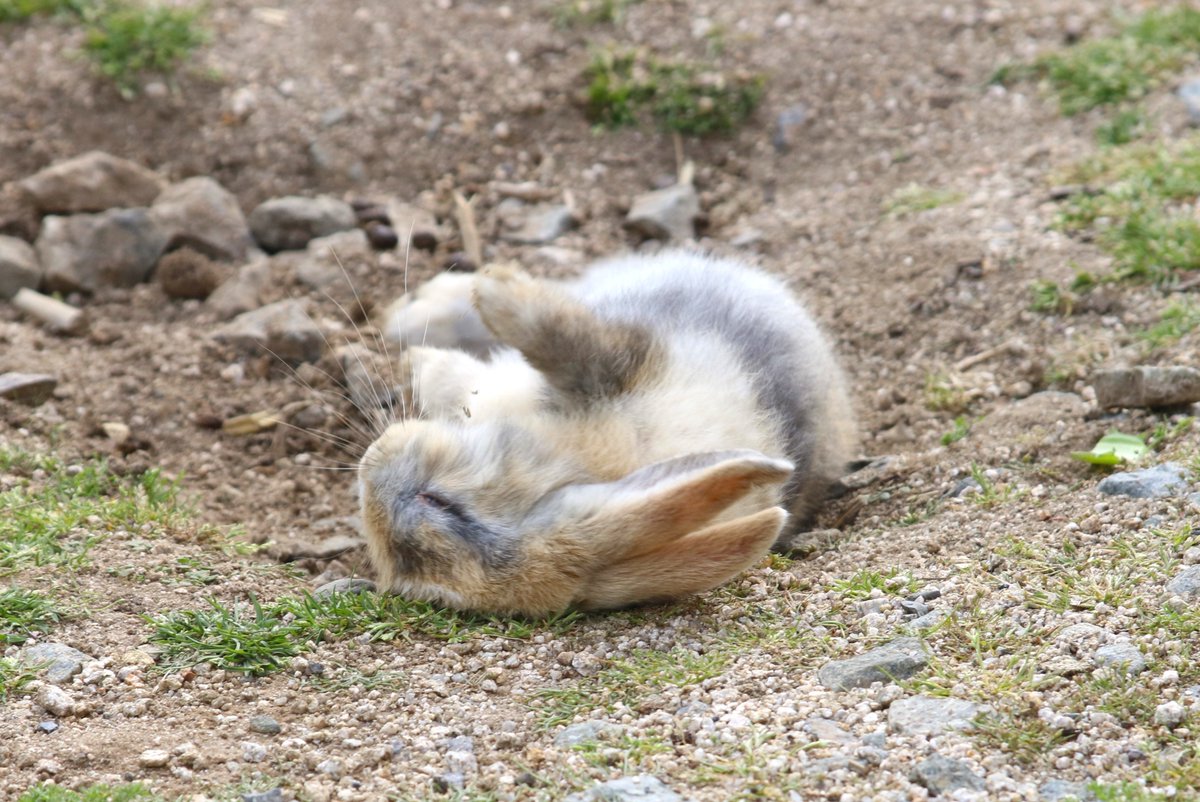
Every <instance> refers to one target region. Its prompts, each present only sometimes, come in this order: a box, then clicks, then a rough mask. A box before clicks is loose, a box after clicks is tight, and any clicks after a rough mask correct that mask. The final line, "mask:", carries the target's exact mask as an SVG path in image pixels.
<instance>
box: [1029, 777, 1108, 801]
mask: <svg viewBox="0 0 1200 802" xmlns="http://www.w3.org/2000/svg"><path fill="white" fill-rule="evenodd" d="M1038 798H1039V799H1040V800H1042V802H1096V795H1095V794H1093V793H1092V792H1091V790H1090V789H1089V788H1088V784H1087V783H1073V782H1068V781H1066V780H1047V781H1046V782H1044V783H1042V785H1041V787H1039V788H1038Z"/></svg>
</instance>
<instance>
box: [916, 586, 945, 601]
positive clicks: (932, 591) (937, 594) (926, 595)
mask: <svg viewBox="0 0 1200 802" xmlns="http://www.w3.org/2000/svg"><path fill="white" fill-rule="evenodd" d="M917 596H918V597H920V598H922V599H924V600H925V601H933V600H934V599H940V598H941V597H942V589H941V588H939V587H938V586H937V585H928V586H926V587H923V588H921V589H920V590H919V591H917Z"/></svg>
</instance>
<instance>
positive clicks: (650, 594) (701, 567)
mask: <svg viewBox="0 0 1200 802" xmlns="http://www.w3.org/2000/svg"><path fill="white" fill-rule="evenodd" d="M787 517H788V515H787V513H786V512H785V511H784V510H783V508H781V507H771V508H769V509H766V510H763V511H761V512H757V513H755V514H753V515H746V516H744V517H741V518H735V519H734V520H732V521H726V522H724V523H719V524H715V525H713V526H710V527H708V528H706V529H702V530H701V531H699V532H696V533H695V534H692V535H688V536H686V537H682V538H679V539H678V540H675V541H674V542H671V543H667V544H666V545H663V546H660V547H658V548H656V549H654V550H652V551H648V552H644V553H641V554H639V555H638V556H636V557H632V558H630V559H626V560H622V561H620V562H618V563H615V564H614V565H611V566H608V567H607V568H604V569H601V570H600V571H599V572H598V573H596V575H595V576H593V577H592V578H591V579H590V580H589V582H588V584H587V586H586V588H585V589H584V594H583V599H582V600H581V601H580V602H579V605H580V606H581V607H583V608H590V609H607V608H613V607H627V606H629V605H631V604H639V603H642V602H649V601H660V600H665V599H671V598H675V597H678V596H686V595H688V594H691V593H699V592H701V591H705V590H709V589H710V588H714V587H716V586H717V585H720V584H721V583H722V582H725V581H727V580H729V579H732V578H733V577H735V576H737V575H738V574H739V573H741V572H742V571H744V570H745V569H747V568H749V567H750V566H751V565H753V564H754V563H755V562H757V561H758V560H759V559H760V558H761V557H762V556H763V554H765V553H766V551H767V549H769V548H770V547H771V544H772V543H774V542H775V539H776V538H778V537H779V532H780V531H781V530H782V529H783V525H784V523H785V522H786V521H787Z"/></svg>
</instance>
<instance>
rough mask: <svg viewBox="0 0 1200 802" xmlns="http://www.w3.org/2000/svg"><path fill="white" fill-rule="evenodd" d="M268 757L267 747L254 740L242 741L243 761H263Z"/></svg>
mask: <svg viewBox="0 0 1200 802" xmlns="http://www.w3.org/2000/svg"><path fill="white" fill-rule="evenodd" d="M266 759H267V747H265V746H263V745H262V744H260V743H255V742H254V741H242V762H244V763H262V762H263V761H264V760H266Z"/></svg>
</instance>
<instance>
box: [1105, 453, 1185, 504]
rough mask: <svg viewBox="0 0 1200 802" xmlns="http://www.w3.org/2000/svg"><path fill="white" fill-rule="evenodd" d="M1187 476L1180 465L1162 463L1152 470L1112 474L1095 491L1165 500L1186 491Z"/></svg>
mask: <svg viewBox="0 0 1200 802" xmlns="http://www.w3.org/2000/svg"><path fill="white" fill-rule="evenodd" d="M1187 475H1188V472H1187V469H1186V468H1184V467H1183V466H1182V465H1180V464H1178V463H1175V462H1164V463H1163V464H1162V465H1155V466H1154V467H1153V468H1142V469H1141V470H1139V471H1125V472H1123V473H1114V474H1113V475H1112V476H1107V477H1105V478H1104V479H1102V480H1101V481H1100V484H1098V485H1096V489H1097V490H1098V491H1100V492H1101V493H1103V494H1104V495H1106V496H1129V497H1131V498H1167V497H1169V496H1179V495H1182V494H1183V493H1184V492H1186V491H1187V489H1188V480H1187Z"/></svg>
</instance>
